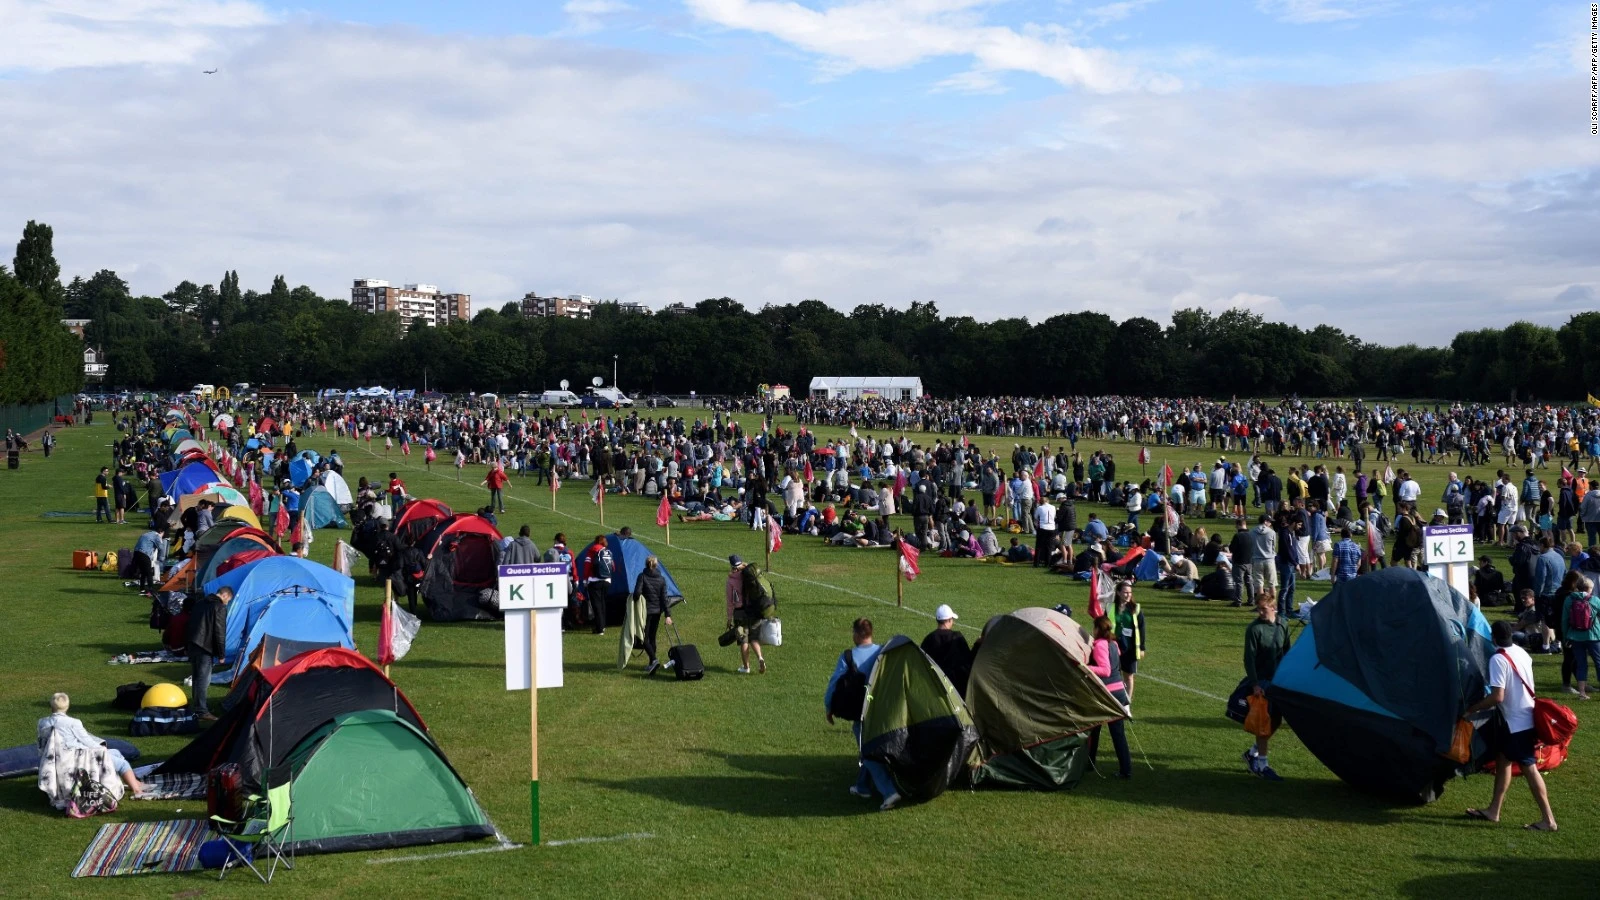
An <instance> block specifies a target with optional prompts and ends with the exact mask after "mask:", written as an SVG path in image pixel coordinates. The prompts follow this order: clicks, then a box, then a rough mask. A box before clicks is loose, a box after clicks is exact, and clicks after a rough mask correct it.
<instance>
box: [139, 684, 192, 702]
mask: <svg viewBox="0 0 1600 900" xmlns="http://www.w3.org/2000/svg"><path fill="white" fill-rule="evenodd" d="M188 705H189V698H188V697H186V696H184V694H183V688H181V687H178V686H177V685H175V684H167V683H166V682H162V683H161V684H158V685H156V686H155V687H152V688H151V689H150V690H148V691H145V692H144V699H142V700H140V701H139V706H141V707H145V706H161V707H167V708H175V707H183V706H188Z"/></svg>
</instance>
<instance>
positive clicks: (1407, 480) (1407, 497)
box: [1394, 471, 1422, 505]
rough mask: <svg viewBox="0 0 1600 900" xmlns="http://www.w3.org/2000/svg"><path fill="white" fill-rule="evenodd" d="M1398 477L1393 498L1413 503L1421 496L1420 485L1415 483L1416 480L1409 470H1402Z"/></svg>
mask: <svg viewBox="0 0 1600 900" xmlns="http://www.w3.org/2000/svg"><path fill="white" fill-rule="evenodd" d="M1400 479H1401V481H1400V485H1399V487H1397V488H1395V490H1394V495H1395V499H1397V500H1399V501H1400V502H1402V503H1410V504H1412V505H1415V504H1416V502H1417V500H1418V499H1419V498H1420V497H1421V496H1422V486H1421V485H1419V484H1417V480H1416V479H1415V478H1412V477H1411V473H1410V472H1406V471H1402V472H1401V473H1400Z"/></svg>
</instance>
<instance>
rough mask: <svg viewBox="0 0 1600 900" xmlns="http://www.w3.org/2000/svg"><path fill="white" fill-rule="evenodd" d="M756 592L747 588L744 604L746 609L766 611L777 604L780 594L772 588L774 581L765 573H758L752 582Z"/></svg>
mask: <svg viewBox="0 0 1600 900" xmlns="http://www.w3.org/2000/svg"><path fill="white" fill-rule="evenodd" d="M751 584H752V585H753V586H754V587H755V592H754V594H753V595H752V594H751V592H750V591H749V590H748V589H746V591H745V598H744V605H745V608H746V609H750V610H756V611H762V612H765V611H766V610H768V609H771V608H772V607H773V606H775V605H777V602H778V595H777V594H776V593H775V592H774V591H773V590H772V582H771V581H770V580H768V579H767V576H765V575H757V576H756V577H755V579H754V580H753V581H752V582H751Z"/></svg>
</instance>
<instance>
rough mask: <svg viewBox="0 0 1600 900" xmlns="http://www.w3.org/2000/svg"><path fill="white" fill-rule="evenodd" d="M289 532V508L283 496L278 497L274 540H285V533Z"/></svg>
mask: <svg viewBox="0 0 1600 900" xmlns="http://www.w3.org/2000/svg"><path fill="white" fill-rule="evenodd" d="M288 530H289V508H288V507H287V506H285V505H284V503H283V495H282V494H279V495H278V515H277V516H276V517H275V518H274V519H273V520H272V537H273V540H283V533H284V532H285V531H288Z"/></svg>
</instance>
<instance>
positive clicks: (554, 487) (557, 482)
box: [550, 461, 561, 494]
mask: <svg viewBox="0 0 1600 900" xmlns="http://www.w3.org/2000/svg"><path fill="white" fill-rule="evenodd" d="M559 490H561V476H560V475H557V474H556V466H555V463H554V462H553V461H552V462H551V463H550V493H552V494H553V493H555V492H556V491H559Z"/></svg>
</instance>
